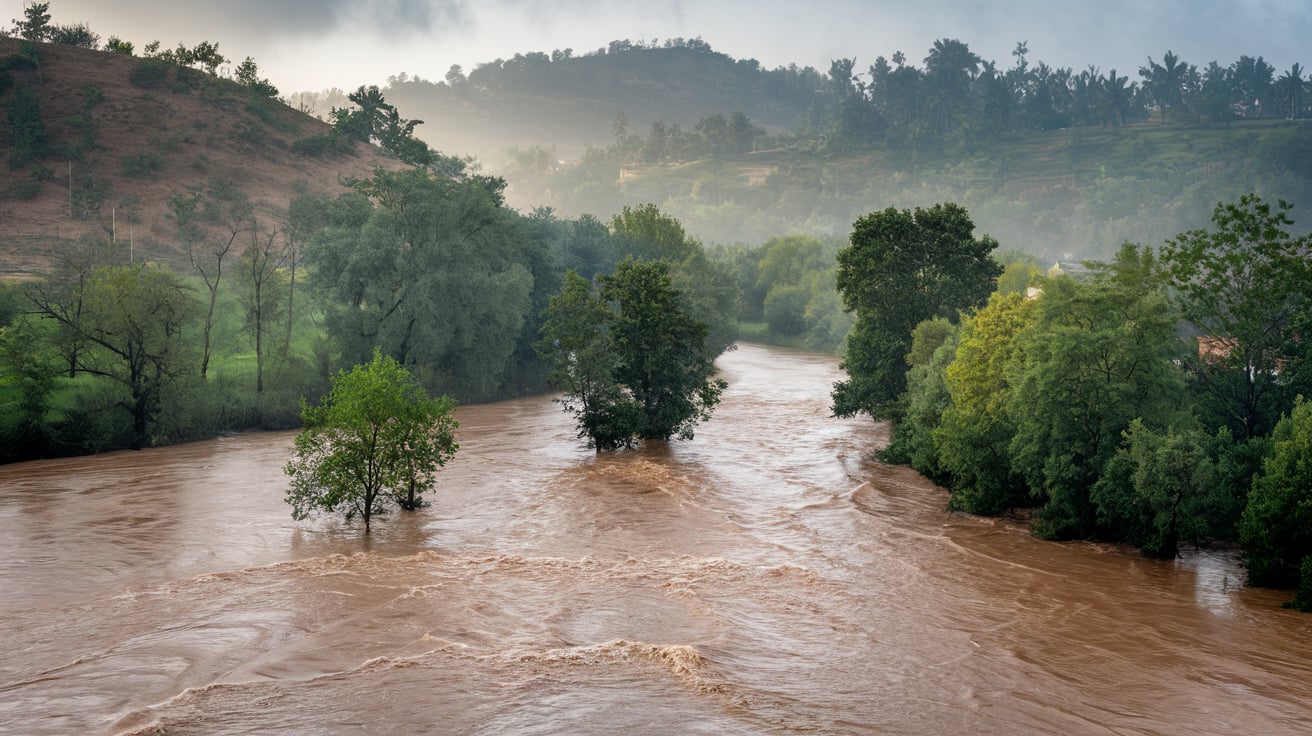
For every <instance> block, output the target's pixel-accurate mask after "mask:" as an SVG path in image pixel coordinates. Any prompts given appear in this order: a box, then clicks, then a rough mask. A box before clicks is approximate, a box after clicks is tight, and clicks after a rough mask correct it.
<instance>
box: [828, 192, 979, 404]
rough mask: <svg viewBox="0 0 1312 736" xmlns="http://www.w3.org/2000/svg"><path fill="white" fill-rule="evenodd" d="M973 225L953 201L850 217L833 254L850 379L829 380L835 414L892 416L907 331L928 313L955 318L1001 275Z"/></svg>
mask: <svg viewBox="0 0 1312 736" xmlns="http://www.w3.org/2000/svg"><path fill="white" fill-rule="evenodd" d="M974 230H975V224H974V223H973V222H971V220H970V216H969V215H968V214H967V213H966V211H965V210H964V209H962V208H961V207H958V206H957V205H955V204H938V205H935V206H933V207H931V208H929V209H922V208H919V207H917V208H916V209H915V211H914V212H912V211H908V210H901V211H899V210H897V209H895V208H892V207H890V208H888V209H886V210H884V211H882V212H875V213H872V214H869V215H866V216H865V217H862V218H861V219H859V220H857V221H856V224H855V225H854V226H853V230H852V237H851V244H850V245H849V246H848V247H846V248H844V249H843V250H842V251H840V252H839V253H838V275H837V285H838V290H839V292H840V293H841V294H842V296H843V305H844V306H845V307H846V308H847V309H848V311H851V312H855V313H856V326H855V327H854V328H853V331H852V334H851V335H850V336H849V337H848V344H847V358H846V360H844V362H843V367H844V369H846V370H847V372H848V376H849V378H848V380H846V381H843V382H841V383H839V384H837V385H835V386H834V413H835V414H837V415H838V416H853V415H855V414H858V413H865V414H869V415H870V416H872V417H874V418H876V419H884V418H888V417H891V416H894V415H895V414H896V413H897V401H898V399H899V397H900V396H901V395H902V392H903V390H904V389H905V388H906V373H907V368H908V366H907V362H906V354H907V351H908V350H909V349H910V347H911V331H912V329H914V328H915V326H916V325H917V324H918V323H920V322H922V321H923V320H926V319H929V318H931V317H935V316H938V317H947V318H949V319H955V318H956V316H957V314H958V313H959V312H960V311H963V310H966V309H970V308H972V307H975V306H978V305H979V304H982V303H983V302H984V300H985V299H987V298H988V295H989V292H991V291H992V290H993V287H994V282H995V281H996V279H997V277H998V275H999V274H1001V273H1002V267H1001V266H999V265H998V264H997V262H995V261H994V260H993V258H992V257H991V255H990V254H991V252H992V251H993V249H995V248H997V246H998V243H997V241H995V240H993V239H992V238H990V237H989V236H987V235H985V236H982V237H980V238H978V239H976V238H975V236H974Z"/></svg>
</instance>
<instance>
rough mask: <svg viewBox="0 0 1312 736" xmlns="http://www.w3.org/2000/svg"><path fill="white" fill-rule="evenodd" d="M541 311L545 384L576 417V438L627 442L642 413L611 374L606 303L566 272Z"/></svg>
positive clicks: (610, 446) (614, 360)
mask: <svg viewBox="0 0 1312 736" xmlns="http://www.w3.org/2000/svg"><path fill="white" fill-rule="evenodd" d="M545 316H546V321H545V322H544V323H543V325H542V340H541V341H540V342H539V343H538V345H537V349H538V352H539V353H540V354H541V355H542V357H543V359H544V360H546V361H547V362H548V363H549V364H550V366H551V372H550V374H549V376H548V380H549V381H550V383H551V385H552V386H554V387H556V388H557V389H559V390H561V391H562V392H563V395H562V396H561V397H560V398H558V399H556V400H557V401H558V402H559V403H560V404H561V406H563V407H564V409H565V411H567V412H569V413H571V414H573V415H574V417H575V418H576V420H577V429H578V436H579V439H584V440H586V441H587V443H588V446H589V447H595V448H596V449H597V450H598V451H601V450H617V449H620V448H621V447H631V446H633V443H634V441H635V440H636V439H637V435H638V432H639V429H640V428H641V426H642V412H641V409H640V407H639V406H638V404H637V402H635V401H634V400H633V399H632V397H631V396H629V395H628V394H627V393H626V392H625V391H624V389H623V387H621V386H620V385H619V383H618V382H617V380H616V378H615V369H616V367H617V364H618V362H619V357H618V356H617V355H616V354H615V351H614V345H613V343H612V341H611V336H610V326H611V320H612V317H613V314H612V312H611V310H610V307H609V306H608V305H607V304H606V302H605V301H604V300H602V298H601V297H600V295H599V294H596V293H594V291H593V287H592V283H591V282H590V281H588V280H587V279H585V278H583V277H582V276H580V275H578V274H577V273H574V272H573V271H570V272H568V273H567V274H566V275H565V283H564V285H562V286H561V289H560V292H559V293H557V294H556V295H555V296H553V297H551V302H550V304H549V306H548V307H547V310H546V315H545Z"/></svg>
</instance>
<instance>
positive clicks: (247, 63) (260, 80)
mask: <svg viewBox="0 0 1312 736" xmlns="http://www.w3.org/2000/svg"><path fill="white" fill-rule="evenodd" d="M233 76H234V77H236V79H237V83H238V84H240V85H242V86H243V87H249V88H250V89H251V91H253V92H255V94H257V95H259V96H261V97H274V98H276V97H277V96H278V88H277V87H275V86H273V83H272V82H270V81H269V80H268V79H266V78H264V77H261V76H260V68H259V66H258V65H256V63H255V60H254V59H252V58H251V57H249V56H247V57H246V58H245V59H244V60H242V62H241V63H240V64H238V65H237V71H236V73H235V74H234V75H233Z"/></svg>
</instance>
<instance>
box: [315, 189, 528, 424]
mask: <svg viewBox="0 0 1312 736" xmlns="http://www.w3.org/2000/svg"><path fill="white" fill-rule="evenodd" d="M503 185H504V183H503V182H500V180H488V179H483V178H480V177H474V178H472V179H470V180H468V181H459V182H458V181H453V180H451V179H448V178H446V177H442V176H437V175H434V174H433V173H432V172H429V171H425V170H422V169H409V170H404V171H395V172H387V171H381V170H380V171H377V172H375V175H374V177H373V178H372V179H370V180H368V181H366V182H362V183H360V185H359V190H358V192H357V193H355V194H351V195H348V196H346V197H343V198H340V199H339V200H337V201H336V202H335V203H333V204H332V205H331V206H330V207H329V208H328V210H329V211H328V212H327V214H326V215H325V220H326V221H325V223H324V225H323V227H321V228H320V229H319V231H318V232H317V234H316V235H315V237H313V238H312V242H310V243H308V244H307V246H306V250H305V253H306V260H307V262H308V263H309V265H310V266H311V267H312V272H313V282H314V284H315V285H316V286H317V288H318V289H319V294H320V296H321V298H322V300H323V305H324V308H325V310H326V311H327V313H328V317H329V319H328V321H327V329H328V333H329V335H330V337H331V338H332V339H333V341H334V343H335V344H336V345H337V347H338V348H339V349H340V350H341V351H342V352H343V355H344V356H345V358H346V360H347V361H350V362H361V361H363V360H367V359H368V356H369V355H370V354H371V353H372V352H373V350H374V348H375V347H378V348H381V349H382V351H383V353H384V354H386V355H390V356H392V357H394V358H396V359H397V360H399V361H401V362H402V363H403V364H405V365H406V366H407V367H408V368H409V369H410V370H413V371H414V372H415V377H416V379H417V380H419V381H420V382H422V383H423V384H424V385H426V386H427V387H428V388H429V389H430V390H432V391H435V392H441V393H450V394H453V395H455V396H457V398H461V399H464V400H478V399H487V398H489V397H492V396H495V395H497V393H498V390H499V389H500V388H501V385H502V380H503V378H504V376H505V372H506V368H507V364H508V360H509V358H510V356H511V355H512V354H513V353H514V352H515V349H516V347H517V345H518V343H519V341H520V340H521V339H522V338H523V337H524V335H523V326H524V323H525V320H526V319H527V318H528V317H529V311H530V308H531V306H532V301H531V298H532V295H533V286H534V283H535V278H534V274H533V272H532V271H531V270H530V269H529V267H528V266H526V265H525V264H532V263H533V257H532V256H533V253H532V251H533V249H534V248H535V247H536V244H535V242H534V241H533V239H532V238H531V237H530V235H529V233H528V232H527V230H526V228H525V225H524V223H523V222H522V218H520V217H519V215H517V214H516V213H514V212H512V211H510V210H507V209H506V208H505V207H503V206H501V187H502V186H503ZM544 301H545V300H544ZM531 343H532V340H531V339H530V340H529V344H530V345H531Z"/></svg>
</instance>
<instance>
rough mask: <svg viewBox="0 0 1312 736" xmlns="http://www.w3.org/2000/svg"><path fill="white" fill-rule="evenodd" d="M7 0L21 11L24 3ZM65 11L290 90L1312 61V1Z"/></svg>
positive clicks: (82, 5) (154, 3) (418, 2)
mask: <svg viewBox="0 0 1312 736" xmlns="http://www.w3.org/2000/svg"><path fill="white" fill-rule="evenodd" d="M0 7H4V8H5V9H7V10H9V11H10V12H9V13H8V14H6V15H3V16H0V18H3V19H4V20H6V21H7V20H8V19H10V18H16V17H18V16H19V15H20V14H21V12H22V7H23V3H22V2H21V1H20V0H0ZM51 14H52V16H53V20H54V22H56V23H73V22H79V21H80V22H86V23H88V24H90V26H91V27H92V29H93V30H95V31H97V32H98V33H100V34H101V36H102V37H108V36H109V35H118V36H120V37H122V38H125V39H127V40H130V41H133V42H134V43H136V44H137V47H138V48H140V47H141V46H142V45H144V44H145V43H147V42H149V41H151V40H154V39H158V40H160V41H161V42H163V44H164V45H165V46H166V47H172V46H176V45H177V44H178V42H180V41H181V42H184V43H186V44H187V45H194V44H195V43H197V42H198V41H202V40H209V41H214V42H217V43H218V44H219V50H220V52H221V53H223V54H224V55H225V56H227V57H229V58H230V59H232V60H234V61H240V60H241V59H242V58H244V57H246V56H252V57H254V58H255V60H256V62H257V63H258V64H259V66H260V69H261V72H262V73H263V74H264V75H265V76H267V77H269V78H270V79H271V81H273V83H274V84H275V85H277V86H278V87H279V88H280V89H281V90H282V91H283V93H290V92H297V91H317V90H321V89H326V88H329V87H340V88H342V89H347V90H349V89H354V88H355V87H358V86H359V85H361V84H369V83H377V84H381V83H383V82H385V81H386V79H387V77H388V76H391V75H394V74H399V73H401V72H407V73H409V74H410V75H412V76H415V75H417V76H422V77H424V78H427V79H432V80H440V79H442V77H443V76H444V75H445V74H446V70H447V69H448V68H449V67H450V66H451V65H452V64H460V65H462V66H463V67H464V68H465V71H466V72H468V71H469V70H471V69H472V68H473V67H474V66H476V65H477V64H479V63H482V62H487V61H491V60H493V59H496V58H498V57H501V58H509V57H511V56H513V55H514V54H515V53H522V52H528V51H544V52H547V53H550V52H551V51H552V50H553V49H564V48H572V49H574V52H575V53H576V54H581V53H583V52H585V51H588V50H592V49H597V48H599V47H602V46H605V45H606V44H607V43H609V42H610V41H612V40H615V39H624V38H627V39H630V40H633V41H638V40H643V41H651V40H652V39H660V40H664V39H666V38H673V37H676V36H677V37H685V38H692V37H696V36H700V37H701V38H702V39H703V40H704V41H706V42H707V43H709V44H710V45H711V46H712V47H713V48H714V49H715V50H717V51H722V52H724V53H726V54H729V55H731V56H733V57H736V58H754V59H757V60H758V61H760V62H761V63H762V65H764V66H766V67H769V68H773V67H776V66H780V65H786V64H789V63H794V62H795V63H797V64H799V65H801V66H814V67H816V68H817V69H820V70H821V71H822V72H823V71H827V70H828V68H829V61H830V60H831V59H834V58H838V57H855V58H856V61H857V66H856V68H857V69H858V70H865V69H868V68H869V66H870V63H871V62H872V61H874V59H875V57H876V56H880V55H883V56H891V55H892V54H893V52H895V51H899V50H900V51H903V52H904V53H905V54H906V56H907V58H908V59H910V60H911V61H912V62H913V63H915V64H916V65H917V66H919V65H921V64H922V60H923V59H924V57H925V54H926V52H927V50H928V49H929V48H930V46H931V45H932V44H933V42H934V40H935V39H939V38H955V39H959V40H961V41H964V42H965V43H966V44H968V45H969V46H970V48H971V49H972V50H973V51H975V53H977V54H979V55H980V56H981V57H983V58H984V59H986V60H993V61H996V62H998V65H999V66H1000V67H1004V68H1005V67H1009V66H1011V65H1012V63H1013V59H1012V56H1011V52H1012V50H1013V49H1014V48H1015V47H1016V42H1018V41H1026V42H1028V44H1029V51H1030V53H1029V60H1030V63H1031V64H1034V63H1037V62H1038V61H1046V62H1047V63H1048V64H1049V65H1052V66H1069V67H1073V68H1075V69H1076V70H1080V69H1083V68H1085V67H1087V66H1088V65H1090V64H1093V65H1096V66H1097V67H1099V68H1100V69H1101V70H1102V71H1104V72H1105V71H1107V70H1108V69H1111V68H1116V69H1117V70H1118V71H1119V72H1120V73H1122V74H1126V75H1127V76H1129V77H1130V79H1131V80H1137V79H1138V75H1137V70H1138V68H1139V67H1140V66H1142V65H1143V64H1144V63H1145V61H1146V58H1147V57H1148V56H1152V57H1153V58H1154V59H1158V60H1160V58H1161V55H1162V53H1163V52H1164V51H1166V50H1168V49H1169V50H1172V51H1174V52H1175V53H1176V54H1177V55H1179V56H1180V57H1182V58H1183V59H1184V60H1185V61H1187V62H1189V63H1192V64H1196V65H1198V66H1199V67H1203V66H1205V65H1206V63H1207V62H1209V61H1218V62H1220V63H1221V64H1223V65H1228V64H1230V63H1232V62H1233V61H1235V60H1236V59H1238V58H1239V56H1240V55H1243V54H1247V55H1250V56H1258V55H1261V56H1263V57H1265V59H1266V60H1267V61H1268V62H1269V63H1271V64H1272V65H1274V66H1275V67H1276V69H1277V71H1278V72H1284V71H1285V70H1287V69H1288V68H1289V66H1290V65H1291V64H1292V63H1294V62H1299V63H1301V64H1303V65H1304V66H1305V67H1312V52H1309V46H1308V41H1309V39H1312V2H1308V0H1083V1H1082V2H1067V1H1066V0H1012V1H1011V2H989V1H988V0H898V1H897V2H887V1H885V0H876V1H867V2H858V1H857V0H794V1H790V2H784V1H781V0H754V1H748V0H727V1H725V2H715V1H713V0H703V1H701V2H697V1H695V0H688V1H687V2H684V1H683V0H647V1H646V2H614V1H612V2H606V1H604V0H543V1H541V2H533V1H531V0H378V1H373V0H354V1H353V2H348V1H347V0H225V1H223V2H219V1H217V0H51ZM6 25H7V24H6Z"/></svg>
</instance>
